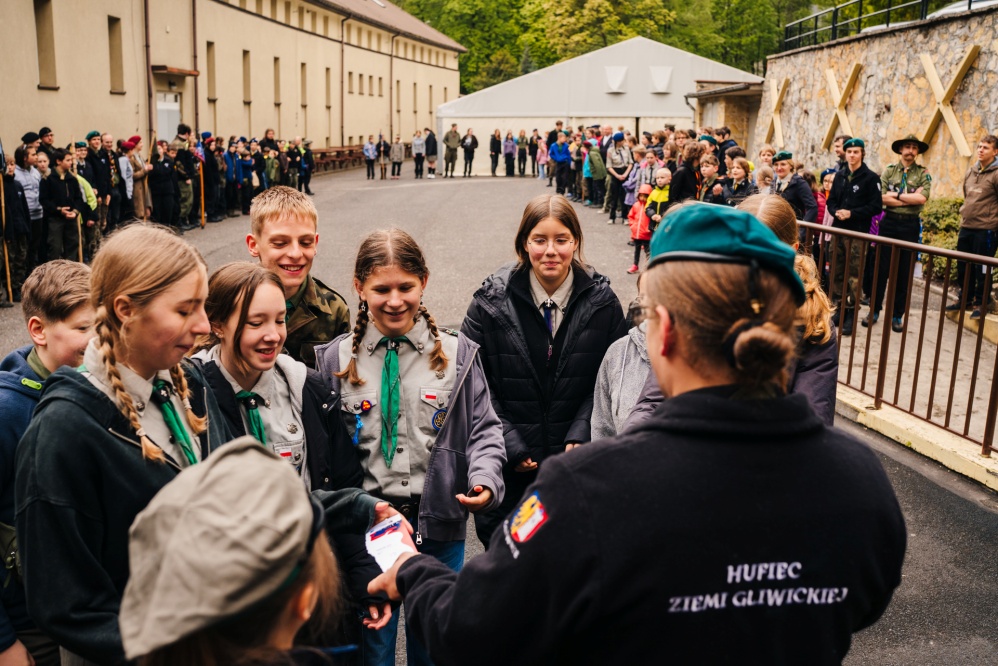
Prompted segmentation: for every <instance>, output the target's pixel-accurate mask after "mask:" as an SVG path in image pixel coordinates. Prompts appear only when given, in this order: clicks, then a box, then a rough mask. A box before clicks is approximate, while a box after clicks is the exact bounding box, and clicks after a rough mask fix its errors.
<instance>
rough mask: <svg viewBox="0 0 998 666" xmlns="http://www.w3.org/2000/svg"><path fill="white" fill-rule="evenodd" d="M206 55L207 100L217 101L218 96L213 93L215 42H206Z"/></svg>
mask: <svg viewBox="0 0 998 666" xmlns="http://www.w3.org/2000/svg"><path fill="white" fill-rule="evenodd" d="M206 55H207V60H208V64H207V70H208V72H207V76H208V100H209V101H211V100H216V99H218V94H217V93H216V92H215V42H208V48H207V49H206Z"/></svg>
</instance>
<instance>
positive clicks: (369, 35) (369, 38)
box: [367, 30, 371, 50]
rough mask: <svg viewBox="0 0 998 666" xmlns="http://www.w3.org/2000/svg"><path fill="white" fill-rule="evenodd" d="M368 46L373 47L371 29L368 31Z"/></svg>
mask: <svg viewBox="0 0 998 666" xmlns="http://www.w3.org/2000/svg"><path fill="white" fill-rule="evenodd" d="M367 48H368V50H370V49H371V31H370V30H368V31H367Z"/></svg>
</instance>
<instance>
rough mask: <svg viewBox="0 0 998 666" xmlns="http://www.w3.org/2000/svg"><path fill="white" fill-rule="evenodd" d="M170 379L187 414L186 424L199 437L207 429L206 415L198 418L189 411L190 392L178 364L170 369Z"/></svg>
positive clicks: (192, 411) (185, 377)
mask: <svg viewBox="0 0 998 666" xmlns="http://www.w3.org/2000/svg"><path fill="white" fill-rule="evenodd" d="M170 379H171V380H173V386H174V388H176V389H177V395H178V396H180V401H181V402H182V403H184V411H185V412H186V413H187V424H188V425H189V426H190V427H191V430H193V431H194V434H195V435H200V434H201V433H203V432H204V431H205V430H206V429H207V427H208V414H205V415H204V416H198V415H197V414H195V413H194V410H193V409H191V390H190V388H189V387H188V386H187V375H185V374H184V369H183V368H181V367H180V365H179V364H178V365H175V366H173V367H172V368H170Z"/></svg>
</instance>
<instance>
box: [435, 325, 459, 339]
mask: <svg viewBox="0 0 998 666" xmlns="http://www.w3.org/2000/svg"><path fill="white" fill-rule="evenodd" d="M437 330H438V331H440V332H441V333H446V334H447V335H453V336H454V337H455V338H456V337H457V336H458V335H459V334H460V331H458V330H456V329H453V328H447V327H446V326H438V327H437Z"/></svg>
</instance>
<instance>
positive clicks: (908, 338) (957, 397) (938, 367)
mask: <svg viewBox="0 0 998 666" xmlns="http://www.w3.org/2000/svg"><path fill="white" fill-rule="evenodd" d="M800 226H801V228H803V229H804V230H805V233H806V238H805V245H804V247H806V248H812V250H813V252H814V257H815V261H816V263H817V265H818V268H819V274H820V275H821V276H822V278H823V281H824V286H825V287H826V291H827V292H829V294H831V292H833V291H834V292H836V293H838V294H842V295H844V296H845V299H848V297H849V295H850V294H851V295H852V297H853V300H852V301H851V302H852V303H854V305H853V307H851V308H848V309H847V308H845V307H842V306H841V303H840V304H839V305H840V310H841V312H840V322H839V329H838V330H839V332H840V337H839V340H838V342H839V350H838V351H839V383H841V384H844V385H846V386H849V387H850V388H853V389H855V390H857V391H859V392H861V393H863V394H866V395H868V396H870V397H872V398H873V400H874V408H876V409H879V408H880V407H881V406H882V405H884V404H888V405H891V406H893V407H896V408H897V409H900V410H902V411H904V412H907V413H909V414H911V415H913V416H916V417H918V418H920V419H923V420H925V421H928V422H930V423H932V424H934V425H937V426H941V427H943V428H945V429H946V430H948V431H950V432H952V433H954V434H956V435H958V436H960V437H963V438H964V439H967V440H970V441H972V442H975V443H977V444H980V445H981V455H982V456H985V457H989V456H990V453H991V450H992V446H993V442H994V436H995V425H996V420H998V348H996V346H995V345H994V344H992V343H988V344H987V345H985V344H984V329H985V317H986V315H987V309H988V304H989V301H990V294H991V287H992V284H991V282H992V274H993V272H994V270H995V269H996V268H998V259H994V258H992V257H990V256H981V255H975V254H966V253H963V252H956V251H954V250H946V249H942V248H937V247H932V246H928V245H921V244H918V243H909V242H905V241H900V240H894V239H891V238H885V237H883V236H872V235H870V234H864V233H858V232H852V231H846V230H843V229H836V228H833V227H826V226H822V225H819V224H812V223H807V222H801V223H800ZM816 239H820V240H818V242H815V241H816ZM856 252H858V254H859V274H858V275H856V274H853V275H850V270H849V264H848V263H846V264H845V266H844V267H843V269H844V270H843V271H842V281H841V284H837V285H834V286H833V285H832V284H831V280H832V279H833V276H835V275H836V268H837V265H838V263H839V262H840V261H843V260H845V261H847V262H848V258H849V257H850V256H851V255H852V253H856ZM904 257H907V258H908V261H907V262H906V263H907V270H906V271H904V273H901V271H900V270H899V267H900V266H901V265H902V259H903V258H904ZM961 264H962V265H963V267H964V270H962V271H961V270H960V265H961ZM919 266H921V267H922V269H919V268H918V267H919ZM940 266H941V267H940ZM885 267H886V269H885ZM954 267H956V268H957V270H958V272H960V273H961V274H962V279H957V280H953V272H954V271H953V269H954ZM967 269H969V270H967ZM919 270H921V271H922V275H921V278H917V276H916V273H917V272H918V271H919ZM881 272H883V273H884V276H880V274H881ZM899 273H900V275H899ZM878 276H880V277H878ZM885 278H886V293H885V298H883V299H878V291H881V290H883V289H884V284H883V282H884V279H885ZM972 278H974V279H975V280H976V279H977V278H982V279H983V289H982V290H981V292H982V293H983V295H984V298H983V302H982V303H981V304H980V305H979V306H977V307H979V308H980V311H981V313H980V314H981V317H980V319H978V320H977V331H976V333H975V332H971V331H968V330H967V329H966V327H965V325H964V324H965V323H966V322H967V318H968V317H970V311H971V310H972V309H974V306H972V305H971V299H972V298H973V294H972V293H971V292H972V291H974V289H973V288H972V287H971V284H970V282H971V279H972ZM853 280H855V282H853ZM953 282H957V283H958V285H957V286H958V287H959V294H961V296H959V297H958V298H957V299H955V300H953V303H955V304H957V307H954V309H953V310H950V311H948V310H947V305H950V298H949V296H950V294H949V291H950V287H951V286H953V285H952V283H953ZM899 288H901V289H904V290H905V293H904V295H903V298H899V301H901V302H903V328H902V330H901V332H900V333H895V332H894V331H893V330H892V316H893V315H894V314H895V312H894V307H895V296H896V295H897V290H898V289H899ZM862 294H866V295H867V296H868V297H869V302H870V308H869V310H868V311H867V316H868V317H870V313H872V311H873V310H874V309H875V308H876V305H877V304H878V303H882V304H883V311H882V313H881V317H880V320H879V321H878V322H876V323H874V322H872V321H870V322H869V326H866V325H863V324H862V320H861V316H860V315H861V310H863V309H864V308H863V307H862V306H861V298H862ZM845 299H844V300H845ZM951 307H952V306H951ZM957 308H958V309H957ZM847 315H851V317H852V324H853V333H852V336H850V337H842V336H841V331H842V327H843V325H845V317H846V316H847ZM870 318H871V319H872V317H870ZM951 318H953V319H955V320H956V321H955V322H954V321H950V319H951ZM965 338H968V339H969V340H968V341H967V342H966V347H965V340H964V339H965ZM971 345H972V347H971ZM971 349H972V352H973V356H972V357H971V356H970V355H969V354H968V353H967V352H968V351H969V350H971ZM926 385H927V386H926ZM984 396H986V401H985V399H984ZM982 406H985V410H986V411H984V412H983V414H982V413H981V412H980V408H981V407H982Z"/></svg>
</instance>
